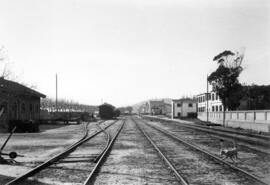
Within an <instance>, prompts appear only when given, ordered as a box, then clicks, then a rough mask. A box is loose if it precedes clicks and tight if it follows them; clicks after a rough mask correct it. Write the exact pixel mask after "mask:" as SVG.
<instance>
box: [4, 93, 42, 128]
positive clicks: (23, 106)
mask: <svg viewBox="0 0 270 185" xmlns="http://www.w3.org/2000/svg"><path fill="white" fill-rule="evenodd" d="M0 97H1V101H2V102H3V101H5V103H2V104H1V106H2V107H4V113H3V115H2V116H1V117H0V127H1V128H7V127H8V122H9V121H10V120H38V119H39V117H40V98H39V97H30V96H22V95H12V94H8V95H6V94H4V93H1V94H0Z"/></svg>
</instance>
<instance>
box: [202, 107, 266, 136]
mask: <svg viewBox="0 0 270 185" xmlns="http://www.w3.org/2000/svg"><path fill="white" fill-rule="evenodd" d="M198 118H199V119H200V120H202V121H207V114H206V112H198ZM208 120H209V121H210V122H212V123H217V124H220V125H222V124H223V112H209V114H208ZM225 126H227V127H233V128H243V129H250V130H254V131H258V132H260V131H261V132H270V110H255V111H226V112H225Z"/></svg>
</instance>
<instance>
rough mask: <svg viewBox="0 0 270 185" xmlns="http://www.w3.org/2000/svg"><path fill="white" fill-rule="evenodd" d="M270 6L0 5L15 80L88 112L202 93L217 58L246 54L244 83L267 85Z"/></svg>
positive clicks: (236, 2) (199, 0)
mask: <svg viewBox="0 0 270 185" xmlns="http://www.w3.org/2000/svg"><path fill="white" fill-rule="evenodd" d="M269 33H270V1H269V0H219V1H217V0H207V1H206V0H151V1H150V0H115V1H110V0H91V1H89V0H46V1H44V0H0V48H2V49H1V51H2V55H4V56H5V58H6V60H5V61H6V62H8V63H9V66H10V69H11V70H12V73H13V75H12V78H13V79H15V80H17V81H20V82H24V83H27V84H29V85H34V86H36V90H38V91H40V92H42V93H44V94H46V95H47V96H49V97H52V98H54V97H55V74H56V73H57V74H58V97H59V98H63V99H70V100H74V101H77V102H79V103H83V104H89V105H99V104H101V102H108V103H111V104H113V105H115V106H126V105H132V104H135V103H138V102H140V101H143V100H147V99H152V98H181V97H182V96H186V95H188V96H193V95H196V94H200V93H203V92H205V91H206V77H207V75H208V74H210V73H211V72H212V71H214V70H215V69H216V68H217V64H216V63H215V62H214V61H213V57H214V56H216V55H217V54H219V53H220V52H222V51H224V50H231V51H239V50H243V48H244V49H245V56H244V61H243V63H242V65H243V67H244V71H243V72H242V74H241V75H240V82H241V83H246V84H251V83H255V84H259V85H263V84H264V85H269V84H270V62H269V53H270V35H269Z"/></svg>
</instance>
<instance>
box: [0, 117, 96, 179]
mask: <svg viewBox="0 0 270 185" xmlns="http://www.w3.org/2000/svg"><path fill="white" fill-rule="evenodd" d="M85 124H86V123H83V124H81V125H41V126H40V130H41V132H40V133H15V134H13V136H12V138H11V139H10V140H9V142H8V144H7V146H6V147H5V149H4V151H6V152H11V151H16V152H17V153H18V154H22V155H24V157H18V158H16V161H17V162H18V163H17V164H14V165H0V184H4V183H6V182H7V181H9V180H11V179H13V178H14V177H17V176H19V175H21V174H23V173H25V172H26V171H28V170H30V169H31V168H33V167H35V166H37V165H38V164H40V163H41V162H43V161H44V160H46V159H48V158H50V157H52V156H53V155H55V154H57V153H59V152H60V151H62V150H63V149H64V148H66V147H68V146H69V145H71V144H73V143H74V142H76V141H77V140H78V139H79V138H81V137H82V136H83V134H84V126H85ZM93 124H95V123H93V122H92V123H90V125H93ZM7 136H8V134H0V143H3V142H4V141H5V139H6V138H7Z"/></svg>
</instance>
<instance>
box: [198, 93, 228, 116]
mask: <svg viewBox="0 0 270 185" xmlns="http://www.w3.org/2000/svg"><path fill="white" fill-rule="evenodd" d="M196 99H197V103H198V112H207V109H206V107H207V104H208V112H221V111H223V104H222V102H221V99H220V98H219V96H218V95H217V93H216V92H214V91H211V92H210V93H208V97H207V93H203V94H199V95H197V97H196ZM207 100H208V101H207Z"/></svg>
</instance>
